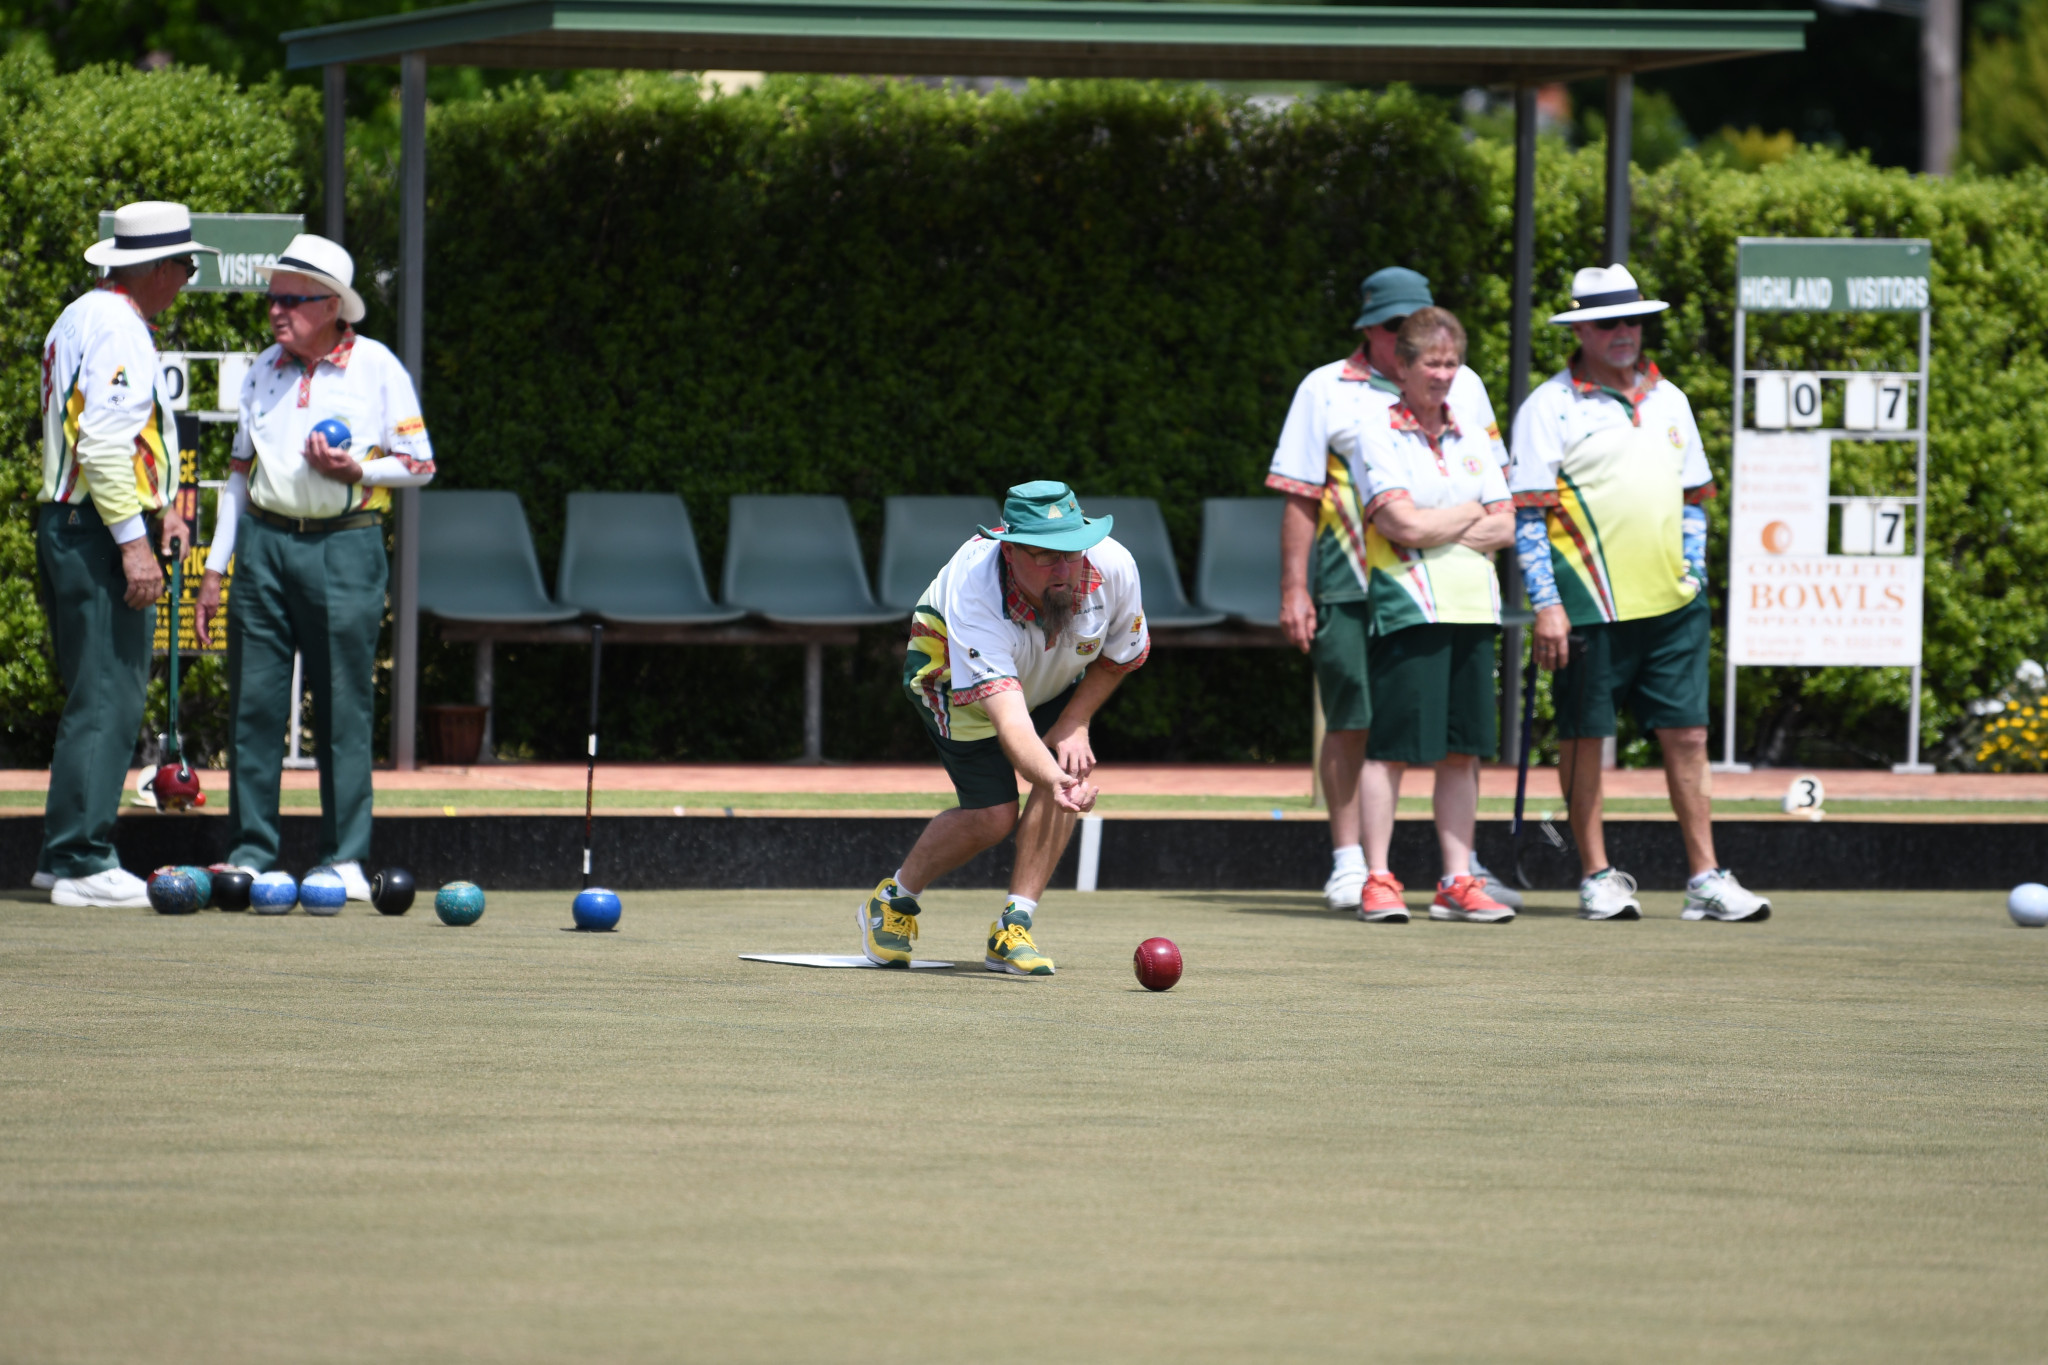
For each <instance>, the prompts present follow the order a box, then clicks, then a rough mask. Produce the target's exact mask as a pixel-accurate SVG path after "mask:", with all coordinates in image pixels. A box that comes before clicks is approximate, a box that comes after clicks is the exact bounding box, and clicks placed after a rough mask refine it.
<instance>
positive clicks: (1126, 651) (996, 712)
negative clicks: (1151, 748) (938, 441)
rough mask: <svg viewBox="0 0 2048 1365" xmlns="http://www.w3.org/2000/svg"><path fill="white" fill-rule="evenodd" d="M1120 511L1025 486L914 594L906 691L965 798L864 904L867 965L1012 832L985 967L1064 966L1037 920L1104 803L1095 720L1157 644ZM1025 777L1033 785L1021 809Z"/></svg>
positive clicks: (1033, 971)
mask: <svg viewBox="0 0 2048 1365" xmlns="http://www.w3.org/2000/svg"><path fill="white" fill-rule="evenodd" d="M1114 521H1115V519H1114V518H1112V517H1097V518H1089V517H1086V516H1084V515H1082V512H1081V504H1080V502H1079V500H1078V499H1076V498H1075V496H1074V492H1073V490H1072V489H1070V488H1068V487H1067V486H1066V485H1065V484H1063V483H1059V482H1057V481H1055V480H1040V481H1038V482H1036V483H1026V484H1019V485H1018V486H1017V487H1015V488H1012V489H1011V490H1010V492H1009V497H1008V498H1007V499H1006V500H1005V502H1004V504H1003V521H1002V524H1001V525H999V526H993V527H983V528H982V529H981V533H980V534H979V535H977V536H975V537H974V538H973V539H972V540H969V541H968V542H967V543H966V544H965V545H963V546H961V547H960V549H959V550H958V551H957V552H956V553H955V554H954V555H953V558H952V559H951V560H950V561H948V563H947V564H946V567H945V568H943V569H941V570H940V571H939V576H938V577H937V578H934V579H933V580H932V584H931V586H930V587H928V588H926V589H925V591H924V596H923V597H922V598H920V599H919V600H918V604H917V610H916V611H915V612H914V613H913V614H912V616H911V622H910V649H909V653H908V655H907V657H906V658H905V660H904V664H903V686H904V689H905V690H906V691H907V692H908V693H909V694H910V700H911V703H912V705H914V706H916V707H917V712H918V715H919V717H920V718H921V719H922V720H923V722H924V725H925V729H926V731H927V732H928V733H929V734H930V735H931V738H932V744H933V745H934V746H935V747H936V748H937V749H938V751H939V760H940V762H942V763H944V764H945V766H946V775H947V776H948V777H950V778H951V779H952V781H953V789H954V791H955V792H957V793H958V795H959V799H960V804H959V806H958V807H956V808H955V809H953V810H949V811H943V812H941V813H940V814H939V815H938V816H937V817H935V818H934V819H933V820H932V822H931V823H930V824H929V825H927V826H925V830H924V833H923V834H922V835H920V836H919V837H918V840H917V843H916V845H915V846H914V847H912V849H911V850H910V854H909V856H908V857H906V858H905V859H904V860H903V866H902V867H900V868H898V869H897V871H896V874H895V875H894V876H891V877H884V878H883V879H882V881H881V884H880V885H879V886H877V887H876V888H875V892H874V894H873V895H872V896H870V897H869V898H868V900H867V901H866V903H864V904H863V905H862V906H861V907H860V911H859V917H860V924H861V951H862V952H864V953H865V954H866V955H867V957H868V960H869V961H871V962H875V963H877V964H879V965H881V966H884V967H908V966H909V965H910V958H911V942H912V940H914V939H915V938H916V937H917V926H918V920H917V916H918V913H919V910H920V907H919V905H918V899H917V898H918V897H919V896H920V895H922V894H923V892H924V889H925V888H926V887H927V886H930V885H931V884H932V882H934V881H936V880H937V879H938V878H940V877H942V876H944V875H945V874H946V873H948V872H951V871H953V870H954V869H955V868H957V867H959V866H960V865H961V864H963V863H965V862H967V861H968V860H969V859H971V858H973V857H974V856H975V855H976V854H978V853H981V852H982V851H984V850H985V849H990V848H993V847H995V846H996V845H997V844H999V843H1001V842H1002V841H1003V840H1004V839H1005V838H1006V837H1008V835H1009V833H1010V831H1011V830H1013V829H1014V830H1015V831H1016V832H1017V861H1016V866H1015V868H1014V870H1013V871H1012V872H1011V874H1010V893H1009V898H1008V900H1007V901H1006V902H1005V903H1004V906H1003V909H1002V911H1001V913H999V914H998V915H997V916H996V920H995V923H994V924H992V925H990V926H989V933H988V950H987V953H986V956H985V957H984V959H983V965H985V966H986V967H987V968H988V969H989V970H990V971H992V972H1005V973H1008V974H1010V975H1014V976H1051V975H1052V974H1053V964H1052V959H1051V958H1049V957H1047V956H1045V954H1043V953H1041V952H1039V951H1038V947H1037V945H1036V944H1035V943H1033V942H1032V939H1031V921H1032V914H1033V912H1034V911H1036V910H1037V908H1038V901H1039V898H1040V897H1042V896H1043V895H1044V894H1045V886H1046V883H1047V882H1048V881H1050V880H1051V879H1052V870H1053V868H1054V867H1055V866H1056V865H1057V864H1058V862H1059V860H1060V855H1061V854H1062V853H1063V852H1065V851H1066V847H1067V840H1068V839H1069V838H1071V837H1072V835H1073V832H1074V819H1075V817H1076V816H1079V815H1084V814H1086V813H1087V812H1088V811H1090V810H1091V809H1093V808H1094V805H1095V796H1096V791H1095V787H1094V785H1093V784H1092V783H1091V782H1090V781H1089V780H1088V779H1089V775H1090V774H1091V773H1093V772H1094V770H1095V751H1094V749H1093V748H1092V747H1091V746H1090V745H1089V742H1088V723H1089V722H1090V721H1091V720H1092V719H1093V718H1094V716H1095V713H1096V711H1098V710H1099V709H1101V707H1102V704H1103V703H1104V702H1105V701H1108V700H1109V696H1110V694H1111V693H1112V692H1114V691H1116V689H1117V685H1118V684H1119V683H1121V682H1122V681H1123V679H1124V675H1125V674H1127V673H1129V672H1131V671H1132V670H1133V669H1135V668H1137V667H1138V666H1139V665H1141V664H1143V663H1144V662H1145V656H1146V655H1147V654H1149V653H1150V652H1151V648H1152V641H1151V636H1150V635H1149V634H1148V633H1147V631H1146V629H1145V609H1144V605H1143V603H1142V601H1141V600H1140V597H1139V590H1138V566H1137V565H1136V563H1134V562H1133V561H1132V559H1131V555H1130V552H1129V551H1128V550H1126V549H1124V547H1123V546H1121V545H1119V544H1117V543H1116V542H1115V541H1114V540H1111V539H1110V538H1109V532H1110V530H1111V528H1112V526H1113V524H1114ZM1020 778H1021V779H1022V780H1023V782H1024V783H1025V784H1026V785H1027V786H1028V787H1029V788H1030V789H1031V799H1030V801H1029V802H1028V803H1027V804H1026V805H1025V807H1024V811H1023V814H1022V816H1021V818H1020V816H1019V815H1018V810H1017V784H1018V780H1019V779H1020Z"/></svg>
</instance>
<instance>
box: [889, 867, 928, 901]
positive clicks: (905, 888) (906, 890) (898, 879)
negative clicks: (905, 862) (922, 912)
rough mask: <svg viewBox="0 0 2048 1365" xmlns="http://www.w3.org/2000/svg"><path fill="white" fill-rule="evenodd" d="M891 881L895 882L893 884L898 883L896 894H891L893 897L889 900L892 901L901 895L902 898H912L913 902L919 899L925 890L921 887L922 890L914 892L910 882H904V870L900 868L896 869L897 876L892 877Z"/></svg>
mask: <svg viewBox="0 0 2048 1365" xmlns="http://www.w3.org/2000/svg"><path fill="white" fill-rule="evenodd" d="M889 880H891V881H893V882H895V883H896V891H895V893H894V894H891V895H890V896H889V899H890V900H892V901H893V900H895V899H896V897H897V896H899V895H900V896H908V897H910V898H911V899H912V900H916V899H917V897H918V896H919V894H920V893H921V892H922V890H923V888H921V887H920V888H919V889H918V890H917V891H912V890H911V889H910V884H909V883H908V882H906V881H904V880H903V869H902V868H900V867H899V868H897V869H896V875H895V876H893V877H891V878H890V879H889Z"/></svg>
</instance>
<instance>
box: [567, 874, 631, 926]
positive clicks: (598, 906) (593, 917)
mask: <svg viewBox="0 0 2048 1365" xmlns="http://www.w3.org/2000/svg"><path fill="white" fill-rule="evenodd" d="M620 909H621V907H620V905H619V897H618V893H617V892H615V891H607V890H605V888H603V887H601V886H590V887H585V888H584V889H583V890H581V891H579V892H577V893H576V903H575V904H574V905H571V906H570V907H569V913H570V914H571V915H572V916H574V917H575V920H576V927H577V928H578V929H582V930H584V931H585V932H587V933H593V934H602V933H609V932H610V931H612V930H613V929H616V928H618V927H619V911H620Z"/></svg>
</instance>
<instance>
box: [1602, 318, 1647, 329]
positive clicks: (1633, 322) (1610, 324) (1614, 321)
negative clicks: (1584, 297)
mask: <svg viewBox="0 0 2048 1365" xmlns="http://www.w3.org/2000/svg"><path fill="white" fill-rule="evenodd" d="M1642 325H1643V320H1642V319H1641V318H1596V319H1594V321H1593V330H1594V331H1596V332H1611V331H1613V330H1614V329H1615V328H1617V327H1640V326H1642Z"/></svg>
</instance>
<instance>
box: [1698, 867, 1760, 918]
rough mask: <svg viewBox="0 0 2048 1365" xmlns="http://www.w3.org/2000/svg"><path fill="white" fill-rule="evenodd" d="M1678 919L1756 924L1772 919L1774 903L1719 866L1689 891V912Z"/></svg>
mask: <svg viewBox="0 0 2048 1365" xmlns="http://www.w3.org/2000/svg"><path fill="white" fill-rule="evenodd" d="M1678 917H1679V918H1680V919H1717V920H1721V921H1723V922H1724V923H1727V924H1744V923H1751V924H1753V923H1755V922H1757V921H1759V920H1767V919H1769V918H1770V917H1771V903H1770V901H1769V900H1767V899H1765V898H1764V897H1762V896H1759V895H1757V894H1756V893H1755V892H1754V891H1751V890H1750V889H1749V888H1748V887H1746V886H1744V885H1743V884H1742V883H1741V882H1738V881H1736V880H1735V874H1734V873H1733V872H1730V871H1729V870H1728V869H1727V868H1725V867H1717V868H1715V869H1714V870H1713V871H1712V872H1709V873H1708V874H1707V879H1706V880H1705V881H1703V882H1701V883H1700V884H1699V885H1698V886H1689V887H1687V888H1686V890H1685V909H1683V910H1681V911H1679V912H1678Z"/></svg>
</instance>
